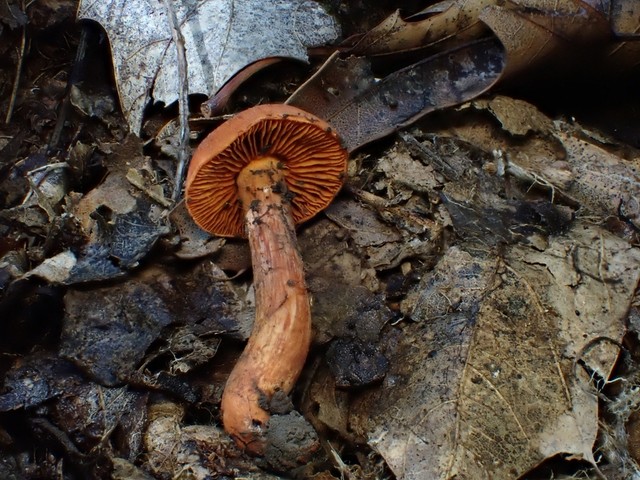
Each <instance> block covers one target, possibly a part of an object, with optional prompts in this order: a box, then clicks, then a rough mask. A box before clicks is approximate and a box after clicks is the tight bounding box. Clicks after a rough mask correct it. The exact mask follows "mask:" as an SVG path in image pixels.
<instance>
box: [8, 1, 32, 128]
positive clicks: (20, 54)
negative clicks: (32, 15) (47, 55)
mask: <svg viewBox="0 0 640 480" xmlns="http://www.w3.org/2000/svg"><path fill="white" fill-rule="evenodd" d="M22 10H23V11H24V2H22ZM26 47H27V26H26V25H24V26H23V27H22V39H21V40H20V51H19V52H18V65H16V78H15V80H14V81H13V88H12V89H11V98H10V99H9V107H8V108H7V116H6V117H5V118H4V123H6V124H7V125H8V124H9V123H10V122H11V117H12V116H13V108H14V107H15V105H16V97H17V96H18V85H19V84H20V76H21V75H22V65H23V63H24V51H25V49H26Z"/></svg>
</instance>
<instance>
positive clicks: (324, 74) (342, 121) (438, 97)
mask: <svg viewBox="0 0 640 480" xmlns="http://www.w3.org/2000/svg"><path fill="white" fill-rule="evenodd" d="M504 60H505V59H504V52H503V50H502V47H501V46H500V43H499V42H497V41H495V40H486V41H479V42H476V43H471V44H469V45H466V46H464V47H460V48H458V49H454V50H451V51H448V52H445V53H443V54H440V55H435V56H433V57H429V58H426V59H424V60H421V61H419V62H417V63H415V64H413V65H410V66H409V67H406V68H403V69H401V70H398V71H396V72H393V73H391V74H389V75H388V76H386V77H384V78H382V79H376V78H375V76H374V75H373V73H372V72H371V65H370V62H369V60H367V59H365V58H362V57H349V58H347V59H345V60H342V59H340V58H339V57H338V56H333V57H331V58H330V59H329V60H328V61H327V62H326V63H325V65H324V66H323V67H322V68H321V69H320V70H319V71H318V72H317V73H316V74H315V75H314V76H313V77H311V78H310V79H309V80H308V81H307V82H306V83H305V84H304V85H302V86H301V87H300V88H299V89H298V90H297V91H296V92H295V93H294V94H293V95H292V96H291V97H290V98H289V99H288V100H287V103H289V104H291V105H295V106H297V107H300V108H302V109H303V110H306V111H309V112H311V113H313V114H315V115H317V116H319V117H320V118H323V119H325V120H327V121H328V122H329V123H331V125H332V126H333V127H335V128H336V129H337V130H338V132H339V133H340V136H341V137H342V139H343V141H344V143H345V144H346V147H347V148H348V149H349V150H355V149H356V148H358V147H360V146H362V145H364V144H366V143H368V142H371V141H373V140H376V139H378V138H381V137H383V136H385V135H388V134H389V133H391V132H393V131H395V130H398V129H399V128H402V127H403V126H406V125H407V124H409V123H411V122H413V121H415V120H416V119H418V118H420V117H421V116H423V115H425V114H427V113H429V112H432V111H434V110H437V109H441V108H445V107H448V106H451V105H456V104H459V103H462V102H464V101H467V100H471V99H472V98H474V97H476V96H478V95H480V94H481V93H483V92H485V91H486V90H488V89H489V88H491V87H492V86H493V85H494V84H495V82H496V81H497V80H498V79H499V78H500V75H501V73H502V70H503V68H504Z"/></svg>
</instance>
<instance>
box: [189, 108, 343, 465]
mask: <svg viewBox="0 0 640 480" xmlns="http://www.w3.org/2000/svg"><path fill="white" fill-rule="evenodd" d="M347 156H348V153H347V151H346V150H345V148H344V147H343V146H342V144H341V142H340V139H339V138H338V136H337V134H336V132H335V131H334V130H333V129H332V128H331V127H330V126H329V124H327V123H326V122H324V121H323V120H321V119H319V118H316V117H314V116H313V115H311V114H309V113H307V112H304V111H302V110H300V109H298V108H295V107H292V106H289V105H259V106H256V107H253V108H250V109H248V110H245V111H243V112H241V113H239V114H237V115H236V116H234V117H233V118H231V119H230V120H229V121H227V122H226V123H224V124H222V125H221V126H220V127H218V128H217V129H216V130H214V131H213V132H212V133H210V134H209V136H207V138H205V139H204V140H203V141H202V143H201V144H200V145H199V146H198V148H197V149H196V151H195V153H194V155H193V158H192V159H191V165H190V167H189V172H188V174H187V181H186V192H185V197H186V205H187V209H188V210H189V212H190V214H191V216H192V217H193V219H194V221H195V222H196V223H197V224H198V225H199V226H200V227H201V228H203V229H204V230H206V231H208V232H210V233H212V234H214V235H218V236H223V237H245V236H246V237H247V238H248V240H249V247H250V249H251V262H252V266H253V283H254V289H255V298H256V313H255V321H254V325H253V330H252V332H251V336H250V338H249V341H248V342H247V345H246V347H245V349H244V351H243V352H242V355H241V356H240V358H239V360H238V362H237V363H236V365H235V367H234V368H233V370H232V372H231V374H230V376H229V379H228V380H227V383H226V386H225V389H224V393H223V395H222V404H221V410H222V423H223V425H224V428H225V430H226V431H227V432H228V433H229V434H230V435H231V436H232V437H233V438H234V439H235V440H236V443H238V445H239V446H241V447H242V448H244V449H246V450H247V451H249V452H250V453H253V454H256V455H261V454H263V453H264V447H265V442H264V433H265V427H266V425H267V422H268V420H269V417H270V415H269V412H268V411H267V409H268V407H266V405H268V403H269V401H270V399H271V397H272V396H273V395H274V393H276V392H278V391H281V392H284V393H286V394H289V393H290V392H291V390H292V389H293V386H294V385H295V382H296V380H297V378H298V376H299V375H300V372H301V371H302V368H303V366H304V363H305V359H306V357H307V353H308V351H309V345H310V343H311V314H310V305H309V294H308V291H307V287H306V283H305V279H304V269H303V264H302V259H301V257H300V253H299V251H298V247H297V242H296V236H295V229H294V225H295V224H298V223H300V222H304V221H305V220H308V219H309V218H311V217H313V216H314V215H315V214H316V213H318V212H319V211H320V210H322V209H323V208H325V207H326V206H327V205H328V204H329V203H330V202H331V200H332V199H333V197H335V195H336V194H337V193H338V191H339V190H340V188H341V187H342V183H343V181H344V177H345V174H346V166H347Z"/></svg>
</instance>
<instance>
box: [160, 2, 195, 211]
mask: <svg viewBox="0 0 640 480" xmlns="http://www.w3.org/2000/svg"><path fill="white" fill-rule="evenodd" d="M163 3H164V6H165V8H166V10H167V17H168V18H169V24H170V26H171V35H172V37H173V42H174V43H175V44H176V54H177V57H178V84H179V92H178V109H179V112H180V114H179V118H180V146H179V148H178V166H177V167H176V177H175V180H174V182H175V183H174V187H173V194H172V195H171V199H172V200H173V201H174V202H177V201H178V199H179V198H180V194H181V193H182V181H183V179H184V172H185V170H186V167H187V162H188V161H189V103H188V98H187V97H188V95H189V77H188V75H187V53H186V49H185V46H184V43H185V42H184V36H183V35H182V31H181V30H180V24H179V23H178V17H177V16H176V12H175V11H174V10H173V7H172V5H171V2H170V1H169V0H163Z"/></svg>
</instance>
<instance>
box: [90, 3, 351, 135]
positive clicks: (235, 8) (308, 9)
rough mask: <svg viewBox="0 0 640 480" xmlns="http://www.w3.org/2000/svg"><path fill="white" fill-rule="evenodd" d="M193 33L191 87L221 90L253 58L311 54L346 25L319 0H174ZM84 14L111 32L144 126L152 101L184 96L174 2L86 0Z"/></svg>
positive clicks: (122, 82) (127, 109) (189, 40)
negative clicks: (169, 11) (171, 16)
mask: <svg viewBox="0 0 640 480" xmlns="http://www.w3.org/2000/svg"><path fill="white" fill-rule="evenodd" d="M172 4H173V6H174V8H175V9H176V15H177V17H178V21H179V23H180V25H181V28H182V34H183V36H184V38H185V48H186V52H187V63H188V79H189V93H190V94H193V93H203V94H207V95H213V94H214V93H215V92H216V91H217V90H218V89H219V88H220V87H221V86H222V85H224V83H225V82H226V81H227V80H228V79H229V78H231V77H232V76H233V75H234V74H235V73H236V72H237V71H238V70H241V69H242V68H243V67H244V66H245V65H247V64H249V63H251V62H254V61H255V60H258V59H260V58H263V57H287V58H295V59H299V60H303V61H306V59H307V53H306V48H307V47H310V46H316V45H322V44H325V43H329V42H332V41H334V40H335V39H336V38H337V37H338V36H339V31H338V26H337V25H336V23H335V21H334V20H333V19H332V18H331V17H330V16H329V15H327V13H326V12H325V11H324V10H323V9H322V8H321V7H320V5H319V4H318V3H316V2H314V1H311V0H277V1H273V2H262V1H260V0H224V1H221V0H198V1H197V2H195V3H189V4H187V3H182V2H172ZM78 18H80V19H91V20H95V21H96V22H98V23H100V24H101V25H102V26H103V27H104V29H105V30H106V31H107V33H108V35H109V39H110V41H111V50H112V52H113V58H114V62H113V63H114V67H115V72H116V82H117V85H118V90H119V93H120V101H121V103H122V108H123V110H124V113H125V116H126V118H127V120H128V122H129V125H130V126H131V130H132V131H134V132H136V133H137V132H139V130H140V127H141V124H142V113H143V110H144V108H145V106H146V105H147V103H148V102H149V100H150V99H153V101H155V102H163V103H165V104H167V105H168V104H170V103H173V102H174V101H176V100H177V99H178V92H179V84H178V70H177V67H176V65H178V62H177V59H176V48H175V45H174V44H173V41H172V36H171V30H170V27H169V25H170V24H169V21H168V19H167V18H166V10H165V8H164V6H163V4H162V3H161V2H156V1H152V0H110V1H93V0H84V1H82V2H81V3H80V7H79V10H78Z"/></svg>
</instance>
